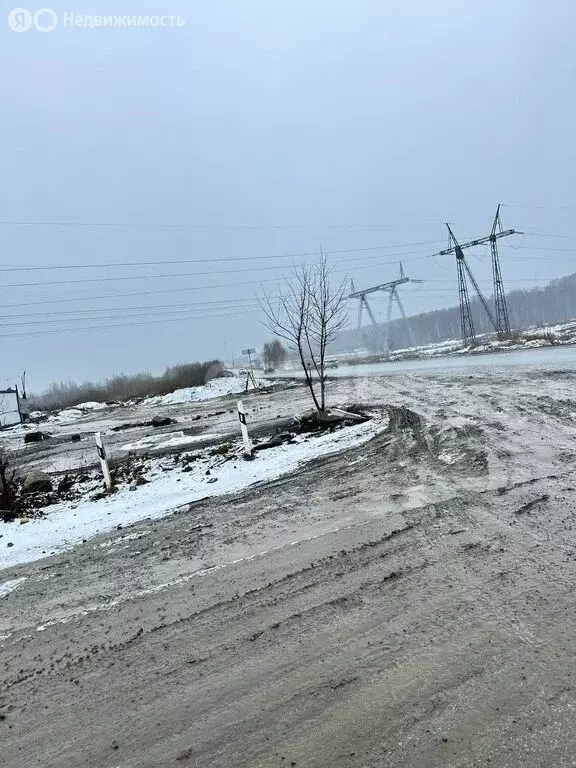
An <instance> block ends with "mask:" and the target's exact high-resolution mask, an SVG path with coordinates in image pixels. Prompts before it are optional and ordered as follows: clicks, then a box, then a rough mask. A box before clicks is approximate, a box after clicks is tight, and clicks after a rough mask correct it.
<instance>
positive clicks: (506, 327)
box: [490, 204, 510, 338]
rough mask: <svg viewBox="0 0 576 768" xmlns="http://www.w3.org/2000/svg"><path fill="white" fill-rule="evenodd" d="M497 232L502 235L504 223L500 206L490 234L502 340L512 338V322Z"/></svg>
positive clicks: (497, 322)
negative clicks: (505, 290) (507, 302)
mask: <svg viewBox="0 0 576 768" xmlns="http://www.w3.org/2000/svg"><path fill="white" fill-rule="evenodd" d="M497 231H498V232H499V233H502V231H503V230H502V222H501V221H500V204H498V208H497V209H496V216H495V217H494V224H493V225H492V232H491V233H490V250H491V252H492V278H493V280H494V307H495V309H496V330H497V331H498V336H499V337H500V338H507V337H508V336H510V320H509V318H508V307H507V305H506V294H505V293H504V283H503V282H502V272H501V271H500V258H499V256H498V240H497V237H496V234H497Z"/></svg>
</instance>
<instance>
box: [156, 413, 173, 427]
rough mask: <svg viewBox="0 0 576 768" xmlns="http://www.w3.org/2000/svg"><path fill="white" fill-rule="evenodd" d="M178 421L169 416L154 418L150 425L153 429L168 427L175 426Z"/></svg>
mask: <svg viewBox="0 0 576 768" xmlns="http://www.w3.org/2000/svg"><path fill="white" fill-rule="evenodd" d="M175 423H176V420H175V419H171V418H170V417H169V416H154V418H153V419H152V421H151V422H150V424H151V425H152V426H153V427H167V426H168V425H169V424H175Z"/></svg>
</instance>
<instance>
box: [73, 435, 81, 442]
mask: <svg viewBox="0 0 576 768" xmlns="http://www.w3.org/2000/svg"><path fill="white" fill-rule="evenodd" d="M80 440H82V438H81V437H80V435H70V442H71V443H79V442H80Z"/></svg>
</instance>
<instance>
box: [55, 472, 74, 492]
mask: <svg viewBox="0 0 576 768" xmlns="http://www.w3.org/2000/svg"><path fill="white" fill-rule="evenodd" d="M73 485H74V478H73V477H69V476H68V475H64V477H63V478H62V480H60V482H59V483H58V493H67V492H68V491H69V490H70V488H72V486H73Z"/></svg>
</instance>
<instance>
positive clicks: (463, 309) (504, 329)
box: [438, 206, 516, 345]
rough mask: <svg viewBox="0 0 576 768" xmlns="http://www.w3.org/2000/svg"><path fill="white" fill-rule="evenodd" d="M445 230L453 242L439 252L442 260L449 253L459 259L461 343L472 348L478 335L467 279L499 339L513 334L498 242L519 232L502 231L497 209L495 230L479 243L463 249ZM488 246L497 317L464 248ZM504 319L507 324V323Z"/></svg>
mask: <svg viewBox="0 0 576 768" xmlns="http://www.w3.org/2000/svg"><path fill="white" fill-rule="evenodd" d="M446 226H447V227H448V234H449V238H450V244H449V247H448V248H445V249H444V250H443V251H440V252H439V254H438V255H439V256H445V255H446V254H449V253H454V254H455V255H456V269H457V272H458V298H459V302H460V326H461V332H462V341H463V342H464V344H468V345H469V344H471V343H473V342H474V341H475V340H476V334H475V332H474V321H473V319H472V312H471V310H470V299H469V296H468V285H467V282H466V275H468V277H469V278H470V280H471V282H472V285H473V286H474V290H475V291H476V294H477V295H478V298H479V300H480V303H481V304H482V306H483V307H484V311H485V312H486V315H487V316H488V319H489V320H490V323H491V325H492V327H493V328H494V330H495V331H496V333H497V334H498V336H500V337H502V336H505V335H507V334H509V333H510V324H509V322H508V311H507V308H506V297H505V295H504V286H503V283H502V276H501V274H500V263H499V260H498V248H497V245H496V243H497V241H498V239H499V238H501V237H508V236H509V235H514V234H516V230H514V229H505V230H503V229H502V225H501V222H500V206H498V210H497V211H496V218H495V219H494V224H493V226H492V232H491V233H490V234H489V235H488V236H487V237H479V238H477V239H476V240H470V241H469V242H467V243H463V244H462V245H460V243H459V242H458V241H457V240H456V237H455V236H454V233H453V232H452V230H451V229H450V225H449V224H448V223H447V224H446ZM486 243H490V246H491V250H492V270H493V278H494V301H495V304H496V317H495V316H494V315H493V314H492V312H491V310H490V307H489V306H488V302H487V301H486V299H485V298H484V295H483V293H482V291H481V290H480V286H479V285H478V283H477V282H476V278H475V277H474V275H473V274H472V270H471V269H470V267H469V266H468V262H467V261H466V258H465V256H464V248H473V247H474V246H475V245H485V244H486ZM496 276H498V291H497V285H496V283H497V280H496ZM499 308H500V318H499V319H498V311H499ZM502 308H503V309H504V316H503V315H502ZM504 317H505V320H504Z"/></svg>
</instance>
